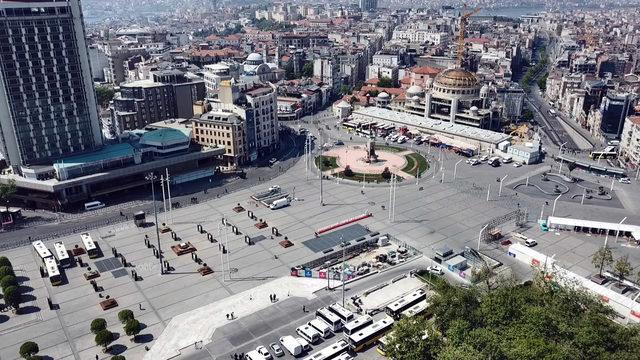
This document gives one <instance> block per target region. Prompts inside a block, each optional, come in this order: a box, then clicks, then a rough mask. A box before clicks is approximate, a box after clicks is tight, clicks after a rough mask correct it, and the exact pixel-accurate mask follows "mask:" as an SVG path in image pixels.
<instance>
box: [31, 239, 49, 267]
mask: <svg viewBox="0 0 640 360" xmlns="http://www.w3.org/2000/svg"><path fill="white" fill-rule="evenodd" d="M31 245H33V248H34V249H35V250H36V253H38V256H40V259H41V260H42V261H43V262H44V260H45V259H46V258H49V257H51V256H52V255H51V251H49V249H47V247H46V246H45V245H44V243H43V242H42V241H40V240H38V241H34V242H32V243H31Z"/></svg>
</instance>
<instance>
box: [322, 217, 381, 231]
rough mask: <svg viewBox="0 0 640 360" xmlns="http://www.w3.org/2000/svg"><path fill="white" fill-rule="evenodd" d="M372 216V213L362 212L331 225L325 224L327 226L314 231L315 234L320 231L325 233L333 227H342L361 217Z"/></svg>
mask: <svg viewBox="0 0 640 360" xmlns="http://www.w3.org/2000/svg"><path fill="white" fill-rule="evenodd" d="M372 216H373V214H372V213H367V214H362V215H360V216H356V217H353V218H351V219H347V220H343V221H341V222H339V223H337V224H333V225H330V226H327V227H324V228H320V229H318V230H317V231H316V233H317V234H322V233H325V232H327V231H331V230H335V229H337V228H339V227H343V226H345V225H349V224H353V223H354V222H357V221H360V220H363V219H366V218H370V217H372Z"/></svg>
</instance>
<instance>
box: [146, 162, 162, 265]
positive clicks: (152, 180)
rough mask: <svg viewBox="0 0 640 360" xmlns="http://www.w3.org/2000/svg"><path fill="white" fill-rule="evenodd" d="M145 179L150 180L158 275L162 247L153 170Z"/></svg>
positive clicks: (155, 178)
mask: <svg viewBox="0 0 640 360" xmlns="http://www.w3.org/2000/svg"><path fill="white" fill-rule="evenodd" d="M145 179H146V180H148V181H149V182H151V201H152V202H153V216H154V218H155V224H156V239H157V240H158V260H159V261H160V275H162V274H164V269H163V267H162V249H161V248H160V229H159V228H158V209H157V208H156V188H155V185H154V184H153V182H154V181H155V180H157V177H156V176H155V175H154V174H153V172H150V173H148V174H147V175H146V176H145Z"/></svg>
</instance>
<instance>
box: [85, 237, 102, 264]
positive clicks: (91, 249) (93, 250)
mask: <svg viewBox="0 0 640 360" xmlns="http://www.w3.org/2000/svg"><path fill="white" fill-rule="evenodd" d="M80 238H81V239H82V244H83V245H84V249H85V250H87V255H89V258H90V259H93V258H97V257H98V256H100V253H99V252H98V247H97V246H96V243H95V242H94V241H93V239H92V238H91V235H89V233H82V234H80Z"/></svg>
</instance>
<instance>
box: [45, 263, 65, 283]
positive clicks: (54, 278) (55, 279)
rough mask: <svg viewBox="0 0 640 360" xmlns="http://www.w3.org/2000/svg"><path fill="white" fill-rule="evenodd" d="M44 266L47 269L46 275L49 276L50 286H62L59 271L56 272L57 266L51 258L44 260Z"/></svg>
mask: <svg viewBox="0 0 640 360" xmlns="http://www.w3.org/2000/svg"><path fill="white" fill-rule="evenodd" d="M44 265H45V267H46V268H47V274H48V275H49V281H51V285H54V286H57V285H60V284H62V277H61V276H60V270H58V264H56V259H54V258H53V256H51V257H48V258H46V259H44Z"/></svg>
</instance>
